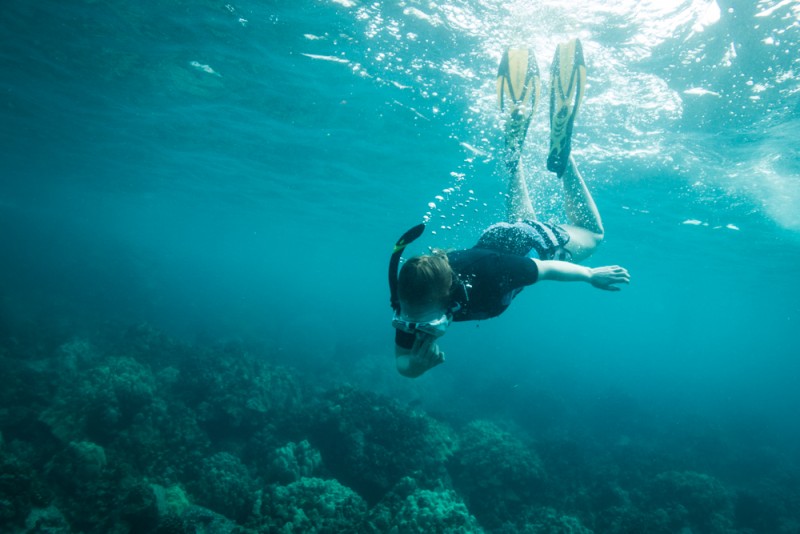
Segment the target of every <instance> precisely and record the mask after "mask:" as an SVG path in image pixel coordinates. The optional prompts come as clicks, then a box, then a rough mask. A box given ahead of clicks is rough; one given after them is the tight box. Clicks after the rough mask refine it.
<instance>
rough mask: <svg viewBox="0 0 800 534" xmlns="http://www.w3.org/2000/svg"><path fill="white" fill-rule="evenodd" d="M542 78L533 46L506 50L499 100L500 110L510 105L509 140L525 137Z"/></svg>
mask: <svg viewBox="0 0 800 534" xmlns="http://www.w3.org/2000/svg"><path fill="white" fill-rule="evenodd" d="M541 88H542V82H541V76H540V75H539V65H538V64H537V63H536V56H535V55H534V54H533V50H532V49H529V48H527V49H526V48H509V49H507V50H506V51H505V52H503V57H502V59H501V60H500V67H499V68H498V69H497V102H498V104H500V111H505V110H506V107H508V108H510V112H511V120H512V121H513V122H512V123H510V124H509V127H508V133H507V139H506V143H507V144H509V143H510V142H512V141H514V142H517V143H519V144H520V146H521V143H522V141H524V140H525V134H526V133H527V132H528V125H529V124H530V122H531V117H533V112H534V111H535V110H536V104H537V103H538V102H539V94H540V93H541Z"/></svg>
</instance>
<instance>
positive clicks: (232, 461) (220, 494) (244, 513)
mask: <svg viewBox="0 0 800 534" xmlns="http://www.w3.org/2000/svg"><path fill="white" fill-rule="evenodd" d="M189 490H190V493H191V494H192V495H194V496H195V497H196V501H197V502H198V503H199V504H201V505H203V506H205V507H207V508H209V509H210V510H213V511H214V512H217V513H219V514H222V515H224V516H225V517H228V518H230V519H233V520H235V521H245V520H246V519H247V517H248V515H249V514H250V513H251V511H252V509H253V502H254V499H255V490H256V483H255V481H254V480H253V479H252V477H251V476H250V473H249V472H248V471H247V468H246V467H245V466H244V464H243V463H242V462H241V460H239V458H238V457H236V456H234V455H232V454H230V453H227V452H218V453H217V454H214V455H213V456H211V457H209V458H206V459H204V460H203V462H202V464H201V465H200V467H199V476H198V478H197V479H196V480H194V481H192V482H191V483H190V484H189Z"/></svg>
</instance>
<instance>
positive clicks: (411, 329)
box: [392, 313, 452, 337]
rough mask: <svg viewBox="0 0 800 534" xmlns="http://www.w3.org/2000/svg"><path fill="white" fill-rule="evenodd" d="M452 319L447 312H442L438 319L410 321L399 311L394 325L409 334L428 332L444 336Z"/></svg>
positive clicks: (435, 335)
mask: <svg viewBox="0 0 800 534" xmlns="http://www.w3.org/2000/svg"><path fill="white" fill-rule="evenodd" d="M451 320H452V317H450V316H449V315H447V314H446V313H445V314H442V315H441V316H439V317H437V318H436V319H433V320H432V321H422V322H417V321H409V320H408V319H405V318H404V317H403V316H402V315H400V314H399V313H395V314H394V317H393V318H392V326H393V327H395V328H397V329H398V330H402V331H403V332H408V333H409V334H416V333H417V332H422V333H423V334H428V335H429V336H433V337H442V336H443V335H444V333H445V332H446V331H447V327H448V326H450V321H451Z"/></svg>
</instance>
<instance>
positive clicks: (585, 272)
mask: <svg viewBox="0 0 800 534" xmlns="http://www.w3.org/2000/svg"><path fill="white" fill-rule="evenodd" d="M533 261H534V262H535V263H536V266H537V267H538V268H539V280H555V281H557V282H588V283H590V284H592V285H593V286H594V287H596V288H598V289H605V290H607V291H619V290H620V288H619V287H618V286H616V285H615V284H628V283H630V281H631V276H630V274H628V270H627V269H625V268H624V267H620V266H619V265H610V266H607V267H595V268H591V267H584V266H583V265H577V264H575V263H569V262H566V261H557V260H537V259H534V260H533Z"/></svg>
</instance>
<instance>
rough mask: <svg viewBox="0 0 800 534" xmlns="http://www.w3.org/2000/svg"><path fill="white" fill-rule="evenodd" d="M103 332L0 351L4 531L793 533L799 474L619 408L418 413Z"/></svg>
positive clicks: (370, 393)
mask: <svg viewBox="0 0 800 534" xmlns="http://www.w3.org/2000/svg"><path fill="white" fill-rule="evenodd" d="M109 330H110V331H108V332H103V333H98V334H94V335H91V334H90V335H82V336H74V335H66V334H57V333H54V332H45V331H43V330H42V329H37V327H35V326H30V327H29V328H28V329H27V330H24V331H13V332H10V331H5V332H2V335H0V375H1V376H2V389H1V390H0V532H9V533H14V532H83V533H100V532H102V533H127V532H137V533H138V532H141V533H150V532H153V533H165V534H166V533H183V532H186V533H190V532H192V533H193V532H197V533H223V532H269V533H272V532H276V533H278V532H280V533H284V532H287V533H288V532H296V533H301V532H302V533H306V532H331V533H333V532H397V533H404V532H424V533H436V532H442V533H444V532H464V533H467V532H470V533H471V532H497V533H516V532H522V533H539V532H541V533H587V532H597V533H606V532H608V533H644V532H647V533H683V534H689V533H706V532H707V533H756V532H759V533H760V532H764V533H781V534H788V533H798V532H800V474H798V470H797V464H796V463H793V462H792V461H791V460H792V459H791V458H788V457H787V456H786V455H784V454H782V453H779V452H777V451H774V450H771V449H769V447H767V446H765V445H764V444H763V442H759V441H758V440H754V442H750V443H744V442H741V441H738V440H736V439H731V438H730V437H729V436H727V435H726V434H725V433H724V432H722V431H720V430H719V429H716V428H709V425H708V424H707V423H706V422H704V421H691V420H689V419H688V418H687V420H685V421H682V422H681V423H682V424H680V425H677V426H676V425H670V428H664V425H663V424H662V423H660V422H658V421H653V420H650V419H648V415H647V414H646V413H643V412H642V411H641V410H639V409H638V408H636V407H634V406H632V405H631V403H630V402H627V401H625V400H624V399H622V400H620V399H616V400H613V401H608V402H607V403H606V405H605V406H604V408H603V409H602V410H598V414H599V413H604V414H606V416H604V417H599V416H598V417H594V416H592V415H591V414H589V415H587V416H586V417H585V418H584V419H581V420H571V419H570V418H568V417H561V416H558V415H555V416H554V415H553V413H552V412H553V410H555V409H556V408H552V409H551V412H550V413H549V415H550V417H548V412H547V410H548V409H549V408H548V407H554V406H557V404H558V403H557V402H552V399H550V401H551V402H549V403H548V402H546V401H547V399H543V398H541V397H535V395H536V393H532V394H531V395H533V396H532V397H530V398H528V399H516V400H515V405H514V406H513V407H511V408H510V409H505V410H500V411H497V412H496V413H493V412H492V410H491V409H483V410H477V409H476V410H473V409H471V407H470V406H469V405H464V406H460V407H459V408H458V409H451V410H447V409H433V408H431V409H428V408H427V407H426V406H425V405H424V403H419V402H412V403H409V402H406V401H401V400H398V398H396V397H395V396H392V395H390V394H389V392H388V391H387V392H383V393H378V392H376V391H374V389H375V388H372V389H371V388H369V387H366V386H365V384H366V383H367V382H368V381H365V380H358V377H357V376H356V375H357V373H355V372H353V375H354V379H353V380H348V372H347V370H344V371H342V370H339V371H338V372H337V371H336V370H332V369H326V370H325V372H324V373H322V374H324V376H325V379H324V380H323V379H320V378H319V376H320V373H315V372H314V370H313V369H312V368H309V366H308V364H306V365H304V366H297V367H292V366H291V365H287V363H290V362H291V357H289V358H287V357H285V355H284V357H283V358H275V357H273V356H274V355H273V354H271V353H270V351H268V350H259V349H257V348H256V349H254V348H252V347H246V346H244V345H243V344H242V343H206V344H201V343H193V344H189V343H185V342H179V341H176V340H174V339H171V338H169V337H168V336H166V335H165V334H163V333H161V332H159V331H158V330H156V329H154V328H152V327H150V326H148V325H139V326H135V327H131V328H125V329H118V330H114V329H109ZM378 373H394V370H393V368H392V364H391V362H380V371H378ZM478 394H479V393H476V395H478ZM609 403H610V404H609ZM477 404H480V403H479V402H478V403H477ZM534 406H535V407H534ZM608 414H613V415H612V416H609V415H608ZM611 425H616V426H617V427H619V428H620V429H621V430H620V431H618V432H608V427H609V426H611ZM612 436H613V437H612Z"/></svg>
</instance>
